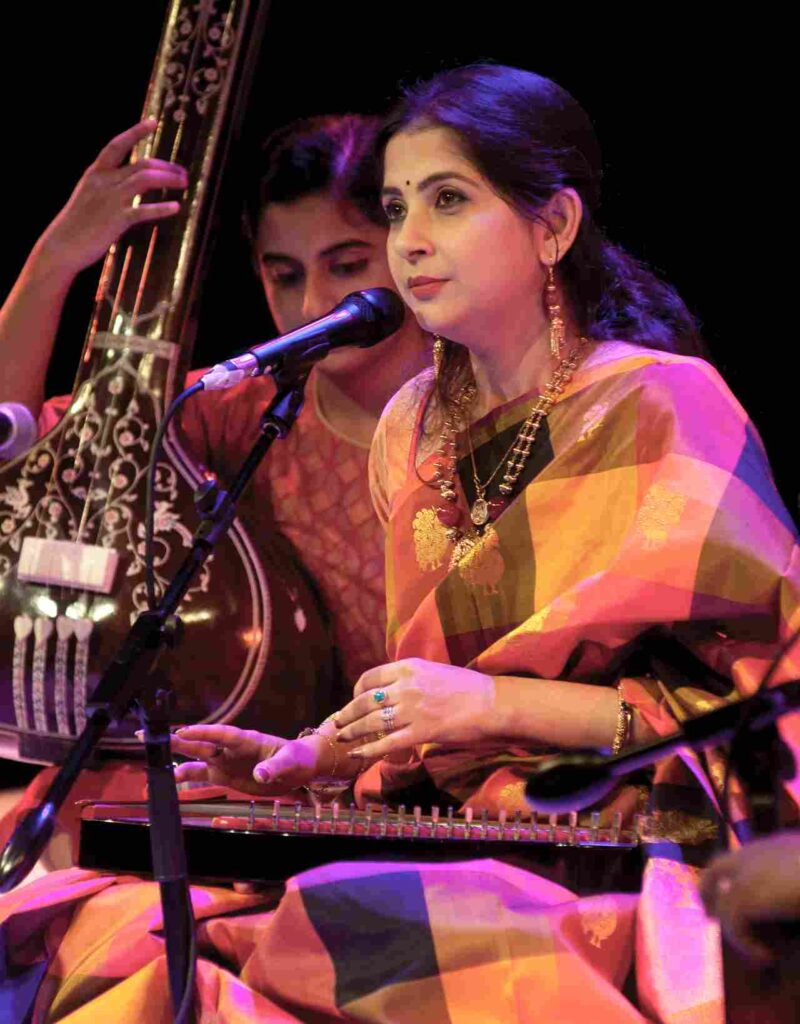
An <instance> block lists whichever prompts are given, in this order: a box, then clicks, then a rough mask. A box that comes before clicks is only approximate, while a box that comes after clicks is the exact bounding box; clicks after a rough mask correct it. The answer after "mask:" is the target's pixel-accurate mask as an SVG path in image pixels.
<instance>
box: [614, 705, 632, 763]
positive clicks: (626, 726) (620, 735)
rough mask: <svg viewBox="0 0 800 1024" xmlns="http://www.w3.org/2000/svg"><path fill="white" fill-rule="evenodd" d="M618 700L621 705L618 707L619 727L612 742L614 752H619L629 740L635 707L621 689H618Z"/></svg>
mask: <svg viewBox="0 0 800 1024" xmlns="http://www.w3.org/2000/svg"><path fill="white" fill-rule="evenodd" d="M617 700H618V701H619V707H618V708H617V728H616V731H615V733H614V739H613V741H612V743H611V753H612V754H618V753H619V752H620V751H621V750H622V748H623V747H624V746H625V744H626V743H627V742H628V740H629V739H630V736H631V725H632V724H633V708H632V707H631V705H630V704H629V703H628V702H627V701H626V700H625V699H624V698H623V696H622V694H621V693H620V691H619V690H617Z"/></svg>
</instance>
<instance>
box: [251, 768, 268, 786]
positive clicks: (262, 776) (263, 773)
mask: <svg viewBox="0 0 800 1024" xmlns="http://www.w3.org/2000/svg"><path fill="white" fill-rule="evenodd" d="M271 777H272V776H271V775H270V773H269V772H268V771H267V769H266V768H262V767H260V766H259V767H257V768H255V769H254V770H253V778H254V779H255V780H256V781H257V782H269V780H270V779H271Z"/></svg>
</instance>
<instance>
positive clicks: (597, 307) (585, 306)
mask: <svg viewBox="0 0 800 1024" xmlns="http://www.w3.org/2000/svg"><path fill="white" fill-rule="evenodd" d="M425 127H443V128H449V129H451V130H452V131H453V132H454V133H455V134H456V135H457V136H458V138H459V140H460V142H461V145H462V146H463V148H464V152H465V153H466V155H467V157H468V158H469V159H470V160H471V161H472V162H473V163H474V164H475V166H476V167H477V168H478V170H479V171H480V172H481V174H482V175H483V176H484V178H486V180H487V181H488V182H489V183H490V184H491V185H492V187H493V188H494V189H495V190H496V192H497V193H498V195H500V196H501V197H502V198H503V199H504V200H505V201H506V202H507V203H509V205H510V206H512V207H513V208H514V209H515V210H516V211H517V212H518V213H519V214H521V215H522V216H524V217H528V218H531V219H541V211H542V208H543V207H544V205H545V204H546V203H547V201H548V200H549V199H550V198H551V197H552V196H553V195H555V194H556V193H557V192H559V191H560V190H561V189H564V188H574V189H575V191H576V192H577V193H578V195H579V196H580V197H581V200H582V202H583V207H584V211H583V219H582V221H581V225H580V228H579V230H578V234H577V237H576V239H575V242H574V243H573V245H572V247H571V248H570V249H569V251H568V252H567V253H566V254H565V255H564V257H563V258H562V259H561V261H560V263H559V264H558V267H557V268H556V276H557V281H558V283H559V284H560V286H561V288H562V289H563V292H564V293H565V296H566V301H567V304H568V308H569V311H570V313H571V315H572V318H573V320H574V322H575V324H576V327H577V329H578V331H579V332H580V334H581V335H585V336H586V337H589V338H591V339H593V340H595V341H604V340H605V341H610V340H620V341H631V342H635V343H637V344H640V345H646V346H649V347H651V348H658V349H663V350H666V351H670V352H681V353H684V354H687V355H705V350H704V346H703V343H702V341H701V339H700V335H699V332H698V330H697V325H696V323H695V321H694V318H693V317H692V315H691V314H690V313H689V311H688V309H687V308H686V306H685V305H684V303H683V301H682V300H681V298H680V296H679V295H678V294H677V292H676V291H675V290H674V288H672V287H671V286H670V285H669V284H667V283H666V282H664V281H662V280H660V279H659V278H658V277H657V276H656V275H655V274H654V273H653V272H652V271H651V270H649V269H648V268H647V267H645V266H644V265H643V264H642V263H641V262H639V261H638V260H636V259H634V258H633V257H632V256H630V255H629V254H628V253H626V252H624V251H623V250H622V249H621V248H620V247H619V246H617V245H614V244H613V243H611V242H610V241H608V239H607V238H605V236H604V235H603V232H602V231H601V229H600V227H599V225H598V223H597V220H596V219H595V218H596V213H597V209H598V207H599V204H600V182H601V177H602V163H601V155H600V146H599V144H598V142H597V138H596V136H595V133H594V129H593V128H592V124H591V121H590V120H589V118H588V116H587V114H586V112H585V111H584V110H583V108H582V107H581V106H580V104H578V103H577V102H576V100H574V99H573V98H572V96H570V94H569V93H568V92H567V91H566V90H565V89H562V88H561V86H559V85H557V84H556V83H555V82H553V81H551V80H550V79H548V78H543V77H542V76H541V75H536V74H534V73H533V72H530V71H523V70H520V69H519V68H511V67H505V66H503V65H492V64H473V65H469V66H467V67H462V68H455V69H453V70H450V71H444V72H441V73H440V74H438V75H436V76H434V77H433V78H432V79H430V80H429V81H427V82H422V83H419V84H417V85H415V86H413V87H411V88H410V89H408V90H407V91H406V92H405V94H404V98H403V99H402V100H401V101H400V103H399V104H398V106H397V107H396V108H395V110H394V111H393V112H392V113H391V114H390V115H389V117H388V118H387V120H386V121H385V123H384V126H383V128H382V130H381V133H380V137H379V140H378V147H377V148H378V152H379V154H380V155H382V154H383V152H384V151H385V148H386V145H387V143H388V142H389V140H390V139H391V138H392V137H393V136H394V135H396V134H397V133H398V132H402V131H414V130H416V129H423V128H425ZM470 377H471V368H470V364H469V357H468V353H467V351H466V349H465V348H464V347H463V346H461V345H457V344H455V343H453V342H450V341H446V342H445V349H444V359H443V364H442V370H441V373H440V374H439V381H440V384H439V397H440V398H441V399H442V400H444V401H447V400H450V399H452V398H454V397H455V396H456V395H457V394H458V392H459V391H460V388H461V387H462V385H463V384H464V383H465V382H466V381H467V380H468V379H469V378H470Z"/></svg>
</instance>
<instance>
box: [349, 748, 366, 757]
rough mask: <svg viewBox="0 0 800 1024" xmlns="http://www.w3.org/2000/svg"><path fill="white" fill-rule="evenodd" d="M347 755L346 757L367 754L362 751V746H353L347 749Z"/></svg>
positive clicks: (364, 755)
mask: <svg viewBox="0 0 800 1024" xmlns="http://www.w3.org/2000/svg"><path fill="white" fill-rule="evenodd" d="M347 756H348V757H366V756H367V755H366V754H365V753H364V748H363V747H354V748H353V750H348V751H347Z"/></svg>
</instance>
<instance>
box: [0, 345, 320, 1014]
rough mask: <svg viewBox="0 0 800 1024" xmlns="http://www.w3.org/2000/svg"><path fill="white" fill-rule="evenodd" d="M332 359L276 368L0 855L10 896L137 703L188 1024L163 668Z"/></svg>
mask: <svg viewBox="0 0 800 1024" xmlns="http://www.w3.org/2000/svg"><path fill="white" fill-rule="evenodd" d="M327 351H328V345H327V344H326V343H324V342H323V343H322V344H320V345H319V346H317V347H316V348H314V349H312V350H310V351H307V352H305V353H303V355H302V356H301V357H299V358H295V359H289V358H287V359H285V360H282V361H281V363H280V365H279V366H277V367H276V368H275V369H274V370H273V373H272V376H273V379H274V380H275V382H276V385H277V393H276V394H275V396H274V397H273V399H272V401H271V402H270V403H269V405H268V407H267V409H266V410H265V412H264V413H263V414H262V417H261V422H260V425H259V435H260V436H259V438H258V440H257V441H256V443H255V444H254V445H253V448H252V449H251V451H250V453H249V454H248V455H247V457H246V459H245V461H244V463H243V464H242V466H241V467H240V469H239V471H238V473H237V474H236V477H235V478H234V480H233V482H232V484H231V486H230V489H229V490H228V491H224V490H220V489H219V488H218V486H217V484H216V483H215V482H214V481H207V482H206V483H205V484H204V485H201V487H199V488H198V490H197V491H196V492H195V503H196V505H197V507H198V510H199V511H200V513H201V522H200V525H199V526H198V528H197V530H196V531H195V535H194V537H193V539H192V547H191V549H190V551H189V552H188V554H187V555H186V557H185V559H184V561H183V563H182V564H181V565H180V567H179V568H178V571H177V573H176V574H175V577H174V579H173V580H172V582H171V583H170V585H169V586H168V587H167V589H166V590H165V592H164V594H163V596H162V598H161V601H160V602H159V603H158V604H157V606H156V608H155V609H153V610H150V611H146V612H142V613H141V614H140V615H139V616H138V618H137V619H136V621H135V622H134V623H133V626H132V627H131V630H130V632H129V634H128V636H127V637H126V639H125V642H124V643H123V645H122V648H121V649H120V650H119V652H118V653H117V655H116V656H115V658H114V659H113V661H112V662H111V664H110V665H109V666H108V668H107V669H106V670H105V671H104V673H103V675H102V676H101V678H100V681H99V683H98V684H97V687H96V688H95V690H94V693H93V694H92V699H91V704H92V706H93V708H92V711H91V714H90V716H89V718H88V721H87V723H86V726H85V728H84V729H83V731H82V732H81V734H80V736H78V738H77V740H76V742H75V744H74V746H73V747H72V748H71V749H70V751H69V754H68V755H67V757H66V759H65V761H64V763H63V765H62V766H61V768H60V769H59V771H58V774H57V775H56V777H55V778H54V779H53V781H52V783H51V784H50V786H49V788H48V790H47V792H46V793H45V795H44V797H43V798H42V801H41V803H40V804H39V805H38V807H35V808H33V809H32V810H30V811H29V812H28V813H27V814H26V815H25V817H24V818H23V819H22V821H21V822H20V823H19V825H18V826H17V828H16V829H15V831H14V833H13V835H12V836H11V838H10V839H9V841H8V843H7V844H6V847H5V849H4V850H3V852H2V854H0V892H8V891H9V890H10V889H12V888H13V887H14V886H16V885H17V884H19V883H20V882H21V881H22V880H23V879H24V878H25V877H26V876H27V874H28V873H29V872H30V870H31V868H32V867H33V865H34V864H35V863H36V861H37V860H38V859H39V857H40V855H41V853H42V851H43V850H44V848H45V846H46V845H47V843H48V842H49V840H50V837H51V835H52V833H53V829H54V827H55V822H56V816H57V814H58V811H59V809H60V808H61V806H62V804H63V803H64V801H65V799H66V797H67V795H68V794H69V791H70V789H71V788H72V785H73V784H74V782H75V780H76V778H77V776H78V774H79V772H80V771H81V769H82V767H83V765H84V764H85V762H86V760H87V759H88V757H89V756H90V754H91V752H92V750H93V749H94V747H95V746H96V745H97V743H98V741H99V740H100V738H101V737H102V735H103V734H104V733H105V731H106V729H107V728H108V726H109V725H110V723H111V722H112V721H118V720H120V719H121V718H123V717H124V716H125V715H126V714H127V712H128V711H129V710H130V709H131V708H132V707H133V706H134V705H136V706H137V710H138V712H139V715H140V719H141V721H142V727H143V730H144V737H145V752H146V759H147V788H148V812H149V818H150V847H151V855H152V861H153V876H154V878H155V879H156V881H158V883H159V891H160V897H161V905H162V912H163V920H164V933H165V937H166V950H167V969H168V974H169V984H170V992H171V996H172V1004H173V1007H174V1011H175V1014H176V1016H180V1017H181V1019H184V1020H188V1019H189V1015H190V1013H191V1008H192V990H193V978H194V957H195V950H194V915H193V913H192V904H191V899H190V895H189V881H188V877H187V870H186V854H185V850H184V845H183V832H182V828H181V820H180V811H179V801H178V791H177V787H176V784H175V776H174V774H173V769H172V755H171V752H170V731H169V713H170V710H171V708H172V705H173V703H174V696H173V693H172V689H171V686H170V683H169V680H168V678H167V677H166V674H165V673H164V672H163V671H162V670H161V669H160V668H159V667H158V660H159V658H160V655H161V653H162V651H163V650H164V648H165V647H172V646H175V644H176V643H177V642H178V641H179V639H180V633H181V625H180V619H179V618H178V616H177V614H176V611H177V608H178V606H179V605H180V602H181V600H182V598H183V596H184V595H185V593H186V591H187V589H188V587H189V584H190V583H191V580H192V578H193V576H194V575H195V573H196V572H197V571H198V570H199V569H200V568H201V567H202V565H203V564H204V562H205V561H206V560H207V558H208V556H209V555H210V554H211V552H212V551H213V549H214V547H215V546H216V544H217V543H218V541H219V540H220V539H221V538H222V537H223V536H224V535H225V533H226V532H227V530H228V528H229V527H230V525H231V523H232V522H233V519H234V517H235V512H236V504H237V501H238V499H239V497H240V495H241V493H242V491H243V490H244V489H245V487H246V486H247V484H248V482H249V481H250V478H251V477H252V475H253V473H254V472H255V470H256V468H257V467H258V465H259V463H260V462H261V460H262V459H263V458H264V456H265V455H266V453H267V451H268V450H269V448H270V447H271V445H272V442H273V441H275V440H276V439H278V438H280V439H283V438H284V437H286V435H287V434H288V432H289V431H290V430H291V428H292V426H293V425H294V423H295V421H296V419H297V417H298V415H299V414H300V411H301V409H302V407H303V402H304V398H305V390H304V389H305V383H306V380H307V378H308V374H309V373H310V371H311V368H312V367H313V365H314V363H315V362H316V361H317V360H318V359H320V358H322V357H323V356H324V355H325V353H326V352H327Z"/></svg>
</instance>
